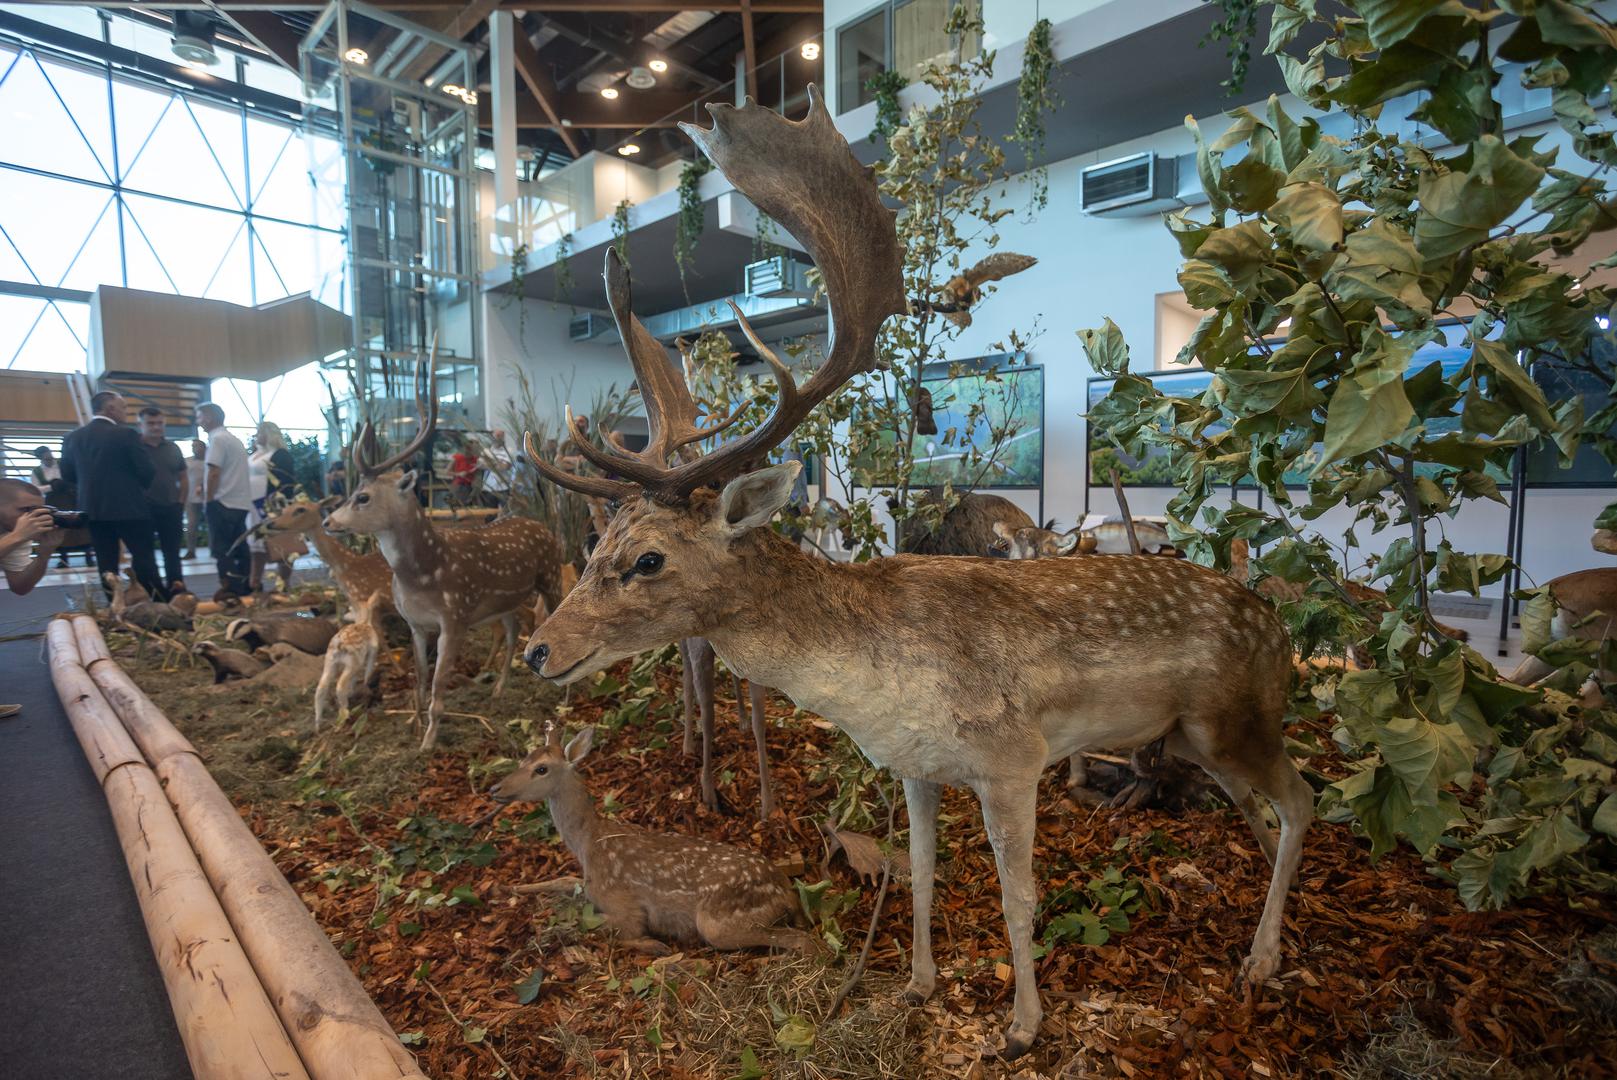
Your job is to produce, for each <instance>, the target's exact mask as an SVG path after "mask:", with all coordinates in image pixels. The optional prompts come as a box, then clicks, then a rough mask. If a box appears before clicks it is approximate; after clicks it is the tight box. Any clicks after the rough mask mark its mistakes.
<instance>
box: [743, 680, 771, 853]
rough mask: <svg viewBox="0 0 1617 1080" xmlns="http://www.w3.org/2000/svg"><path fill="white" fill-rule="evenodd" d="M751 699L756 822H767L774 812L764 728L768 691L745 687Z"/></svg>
mask: <svg viewBox="0 0 1617 1080" xmlns="http://www.w3.org/2000/svg"><path fill="white" fill-rule="evenodd" d="M747 689H748V691H749V693H750V694H751V697H752V741H753V742H754V743H756V744H757V745H758V820H760V821H767V820H768V819H769V815H770V814H772V813H774V810H775V790H774V786H773V785H772V784H771V783H770V782H769V744H768V740H767V738H766V736H767V732H766V730H765V728H764V702H765V700H766V698H767V697H768V694H769V690H768V689H767V688H766V687H764V686H762V685H760V684H758V683H755V682H754V683H749V684H748V687H747Z"/></svg>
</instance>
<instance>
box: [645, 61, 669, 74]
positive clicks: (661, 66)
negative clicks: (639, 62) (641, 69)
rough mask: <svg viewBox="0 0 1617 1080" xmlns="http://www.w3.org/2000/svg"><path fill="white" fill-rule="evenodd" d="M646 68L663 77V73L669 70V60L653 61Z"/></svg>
mask: <svg viewBox="0 0 1617 1080" xmlns="http://www.w3.org/2000/svg"><path fill="white" fill-rule="evenodd" d="M646 66H647V67H648V68H650V69H651V70H652V71H655V72H656V73H657V74H659V75H661V74H662V73H663V72H665V71H667V70H668V61H667V60H653V61H652V62H651V63H649V64H647V65H646Z"/></svg>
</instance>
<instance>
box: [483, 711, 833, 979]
mask: <svg viewBox="0 0 1617 1080" xmlns="http://www.w3.org/2000/svg"><path fill="white" fill-rule="evenodd" d="M594 740H595V729H594V728H593V727H587V728H585V729H584V730H583V731H581V732H579V733H578V734H577V735H575V736H573V738H572V741H570V742H569V743H568V744H567V746H566V747H565V748H563V746H562V745H561V737H560V735H559V733H558V732H557V731H556V730H555V728H554V727H552V726H551V725H549V724H547V725H546V726H545V741H544V743H543V745H541V746H540V747H539V748H538V749H537V750H535V751H533V753H531V754H529V755H528V756H527V757H525V758H523V759H522V762H521V764H519V765H518V766H517V767H516V768H515V769H513V770H511V772H510V773H509V774H507V775H506V776H505V778H504V779H502V780H501V781H500V782H499V783H498V784H495V785H494V787H493V789H492V790H491V791H490V792H489V797H490V798H492V799H493V800H495V801H496V802H499V803H510V802H518V801H521V802H540V801H543V802H545V803H546V804H547V805H548V806H549V809H550V820H551V821H552V822H554V823H555V826H556V831H557V832H558V833H560V834H561V839H562V843H564V844H566V845H567V848H568V850H569V851H571V852H572V853H573V857H574V858H576V859H577V860H578V865H579V867H580V868H581V869H582V870H583V885H584V892H585V894H586V895H587V896H588V897H589V899H590V903H592V904H594V905H595V907H596V910H598V911H599V912H600V913H601V914H602V915H603V916H605V918H606V922H607V925H608V926H610V927H612V928H613V929H614V930H616V931H617V933H618V937H619V940H620V941H621V942H622V944H624V945H625V946H627V947H628V948H631V949H636V950H638V951H640V952H649V953H657V954H666V953H668V952H669V951H670V950H669V948H668V946H667V945H665V944H664V943H663V941H662V940H658V939H664V940H668V941H696V940H700V941H702V942H704V943H705V944H707V945H708V946H710V947H712V948H715V949H748V948H776V949H796V950H797V951H799V952H801V953H803V954H804V955H806V956H813V955H816V954H817V953H818V952H819V951H820V949H819V943H818V942H817V941H816V940H815V939H814V937H813V935H811V934H808V933H805V932H804V931H802V930H794V929H791V928H788V927H783V926H777V925H775V924H776V923H778V922H780V921H781V920H782V919H783V918H784V917H786V916H788V915H791V914H792V913H793V912H795V911H797V910H798V903H797V896H796V894H795V893H794V892H793V891H792V886H791V883H790V882H788V881H787V880H786V877H785V875H784V874H782V873H781V872H780V871H778V870H776V869H775V868H774V867H773V866H771V865H770V864H769V862H768V860H766V859H765V858H764V857H763V856H762V855H759V854H758V853H757V852H754V851H748V850H747V849H745V848H740V847H736V846H734V845H732V844H720V843H715V842H714V841H711V840H701V839H698V838H696V837H693V836H681V835H678V834H675V833H661V832H653V831H652V830H650V829H642V828H640V827H639V826H636V825H630V824H627V823H625V822H621V821H609V820H606V819H603V818H602V817H601V816H600V815H599V814H598V813H596V811H595V800H594V799H593V798H592V797H591V796H590V793H589V789H588V788H586V787H585V786H584V781H583V779H582V778H580V777H579V775H578V771H577V766H578V764H579V763H580V762H581V761H583V760H584V758H585V757H586V756H587V755H588V754H589V752H590V747H591V746H592V745H593V744H594ZM576 884H578V879H577V878H562V879H559V880H557V881H553V882H547V883H545V885H544V886H543V891H564V890H568V889H570V888H571V887H573V886H574V885H576ZM527 891H541V890H539V889H529V890H527Z"/></svg>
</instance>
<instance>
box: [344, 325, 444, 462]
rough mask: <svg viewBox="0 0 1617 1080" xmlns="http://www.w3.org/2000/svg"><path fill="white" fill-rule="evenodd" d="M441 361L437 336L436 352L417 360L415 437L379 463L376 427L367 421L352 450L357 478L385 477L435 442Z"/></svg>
mask: <svg viewBox="0 0 1617 1080" xmlns="http://www.w3.org/2000/svg"><path fill="white" fill-rule="evenodd" d="M437 360H438V338H437V336H436V335H434V336H433V339H432V351H431V352H430V353H429V354H428V355H427V358H426V359H425V360H417V361H416V366H415V411H416V433H415V438H413V439H411V440H410V445H408V446H406V447H405V448H404V449H403V450H400V451H399V452H398V453H396V454H394V455H393V456H392V457H389V458H388V459H386V460H385V461H377V460H376V455H377V454H378V453H379V452H380V451H379V449H378V448H377V445H376V428H375V427H374V426H373V425H372V424H371V422H370V421H369V420H366V421H365V426H364V427H362V428H360V429H359V434H358V435H357V436H355V437H354V445H353V448H352V450H351V451H350V452H351V453H352V454H353V459H354V469H355V472H356V474H357V475H359V476H362V477H364V478H365V479H367V480H368V479H372V478H374V477H377V476H381V475H382V474H383V473H385V472H387V471H388V470H389V469H391V468H393V467H394V466H395V465H398V464H399V463H400V462H404V461H408V460H410V459H411V458H412V457H414V456H415V455H416V454H417V453H419V452H420V450H421V448H422V447H423V446H425V445H427V443H428V442H429V441H431V439H432V433H433V432H434V431H436V430H437V429H438V392H437V390H436V389H435V388H434V387H433V385H432V374H433V372H434V371H436V370H437Z"/></svg>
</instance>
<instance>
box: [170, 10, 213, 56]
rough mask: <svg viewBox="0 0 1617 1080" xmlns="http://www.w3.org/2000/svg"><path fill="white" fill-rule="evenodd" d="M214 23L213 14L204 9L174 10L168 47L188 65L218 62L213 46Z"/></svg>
mask: <svg viewBox="0 0 1617 1080" xmlns="http://www.w3.org/2000/svg"><path fill="white" fill-rule="evenodd" d="M215 25H216V24H215V23H214V21H213V16H212V15H211V14H209V13H208V12H206V11H176V12H175V13H174V36H173V38H172V39H171V40H170V42H169V47H170V48H171V49H173V50H174V55H175V56H178V57H179V58H180V59H181V60H182V61H184V62H185V64H186V66H188V67H195V66H197V65H202V66H205V67H212V66H213V65H215V64H217V63H218V62H219V54H218V53H217V52H215V51H214V48H213V34H214V29H215Z"/></svg>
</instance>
